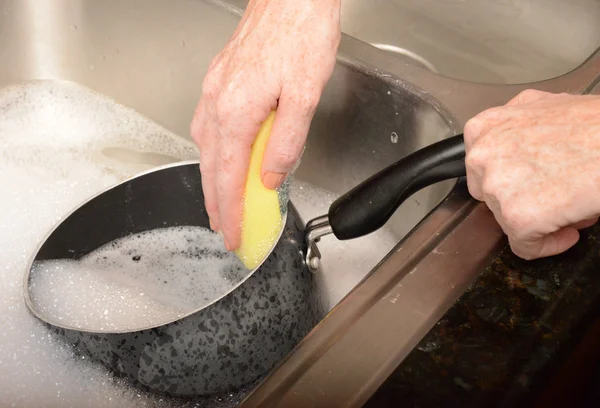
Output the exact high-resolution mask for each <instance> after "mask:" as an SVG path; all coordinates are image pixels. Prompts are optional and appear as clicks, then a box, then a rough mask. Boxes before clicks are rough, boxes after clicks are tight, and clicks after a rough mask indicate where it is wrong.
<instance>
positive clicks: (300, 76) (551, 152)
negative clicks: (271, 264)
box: [191, 0, 600, 259]
mask: <svg viewBox="0 0 600 408" xmlns="http://www.w3.org/2000/svg"><path fill="white" fill-rule="evenodd" d="M340 3H341V0H303V1H297V0H278V1H273V0H250V2H249V4H248V7H247V9H246V12H245V14H244V16H243V18H242V20H241V22H240V24H239V25H238V27H237V29H236V31H235V33H234V35H233V37H232V38H231V40H230V41H229V43H228V44H227V45H226V46H225V48H224V49H223V50H222V51H221V52H220V53H219V54H218V55H217V56H216V57H215V59H214V60H213V61H212V64H211V66H210V68H209V71H208V73H207V75H206V77H205V80H204V82H203V87H202V96H201V98H200V102H199V104H198V107H197V109H196V112H195V115H194V119H193V121H192V125H191V134H192V137H193V139H194V140H195V142H196V144H197V145H198V148H199V150H200V162H201V164H200V166H201V171H202V179H203V190H204V194H205V198H206V207H207V211H208V214H209V216H210V220H211V227H212V228H213V229H214V230H215V231H220V232H221V233H222V234H223V237H224V240H225V245H226V247H227V248H228V249H229V250H234V249H236V248H237V247H238V246H239V243H240V229H241V228H240V220H241V212H242V197H243V188H244V183H245V179H246V175H247V168H248V162H249V155H250V149H251V146H252V143H253V141H254V139H255V137H256V135H257V133H258V130H259V128H260V125H261V123H262V122H263V121H264V119H265V118H266V117H267V116H268V114H269V112H270V111H271V110H272V109H275V108H277V116H276V120H275V124H274V127H273V130H272V133H271V137H270V139H269V143H268V146H267V151H266V153H265V158H264V161H263V166H262V171H261V177H262V180H263V184H265V186H267V187H268V188H276V187H277V186H279V185H280V184H281V182H282V181H283V180H284V178H285V176H286V175H287V174H288V172H289V171H290V170H291V169H292V168H293V166H294V165H295V164H296V162H297V160H298V158H299V156H300V154H301V152H302V149H303V147H304V144H305V142H306V136H307V133H308V129H309V126H310V122H311V120H312V117H313V115H314V112H315V109H316V106H317V104H318V102H319V100H320V96H321V93H322V91H323V88H324V87H325V84H326V83H327V82H328V80H329V78H330V76H331V74H332V72H333V68H334V65H335V55H336V52H337V48H338V46H339V41H340V21H339V20H340ZM464 135H465V145H466V150H467V156H466V164H467V182H468V187H469V191H470V193H471V195H472V196H473V197H474V198H475V199H477V200H481V201H484V202H485V203H486V204H487V206H488V207H489V208H490V209H491V211H492V212H493V213H494V216H495V217H496V220H497V221H498V223H499V224H500V226H501V227H502V229H503V231H504V232H505V233H506V235H507V236H508V238H509V242H510V245H511V248H512V250H513V252H514V253H515V254H516V255H518V256H520V257H522V258H524V259H534V258H540V257H546V256H551V255H555V254H558V253H561V252H563V251H565V250H567V249H569V248H570V247H571V246H573V245H574V244H575V243H576V242H577V241H578V239H579V232H578V230H579V229H581V228H585V227H588V226H591V225H593V224H594V223H595V222H597V220H598V215H599V214H600V191H599V190H600V97H598V96H579V95H567V94H549V93H545V92H540V91H535V90H528V91H525V92H523V93H521V94H519V95H518V96H516V97H515V98H514V99H512V100H511V101H509V102H508V103H507V104H506V105H505V106H501V107H496V108H492V109H489V110H486V111H484V112H482V113H480V114H479V115H477V116H475V117H474V118H473V119H471V120H470V121H468V122H467V124H466V126H465V129H464Z"/></svg>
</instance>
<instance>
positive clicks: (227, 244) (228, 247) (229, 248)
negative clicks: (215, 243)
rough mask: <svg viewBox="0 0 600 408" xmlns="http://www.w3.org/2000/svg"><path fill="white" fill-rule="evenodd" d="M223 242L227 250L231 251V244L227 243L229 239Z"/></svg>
mask: <svg viewBox="0 0 600 408" xmlns="http://www.w3.org/2000/svg"><path fill="white" fill-rule="evenodd" d="M223 241H224V242H225V249H226V250H228V251H231V245H229V242H227V239H225V238H223Z"/></svg>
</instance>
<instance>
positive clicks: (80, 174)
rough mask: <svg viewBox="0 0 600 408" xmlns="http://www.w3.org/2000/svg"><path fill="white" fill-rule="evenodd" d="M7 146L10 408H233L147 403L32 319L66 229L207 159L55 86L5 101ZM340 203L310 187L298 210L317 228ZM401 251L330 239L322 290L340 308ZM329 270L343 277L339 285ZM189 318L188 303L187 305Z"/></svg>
mask: <svg viewBox="0 0 600 408" xmlns="http://www.w3.org/2000/svg"><path fill="white" fill-rule="evenodd" d="M0 145H1V146H2V149H0V188H1V189H2V198H1V199H0V220H1V221H0V222H1V227H2V228H1V230H0V247H1V248H2V250H1V251H0V294H1V296H0V327H2V331H1V332H0V407H26V408H29V407H124V406H127V407H155V406H156V407H183V406H186V407H187V406H210V407H213V406H215V407H216V406H219V403H220V402H222V404H223V405H222V406H231V405H232V401H227V398H224V399H223V401H221V400H220V399H219V400H218V401H216V402H215V403H211V404H210V405H205V404H201V405H197V404H196V403H193V402H185V401H179V400H177V401H176V400H172V399H166V398H161V397H158V396H155V395H149V394H146V393H143V392H140V391H139V390H137V389H135V388H133V387H131V386H129V385H127V384H126V383H124V382H122V381H120V380H118V379H116V378H115V377H114V376H113V375H112V374H110V373H108V372H107V371H106V370H105V369H103V368H102V367H99V366H98V365H96V364H92V363H91V362H89V361H88V360H87V359H85V358H83V357H76V356H75V355H74V354H73V352H72V350H71V349H70V348H69V347H67V345H66V344H64V343H63V342H62V340H61V338H59V337H57V336H55V335H54V334H52V333H50V332H49V330H48V329H47V328H46V327H45V326H43V325H42V324H41V322H39V321H38V320H37V319H35V318H34V317H33V316H32V315H31V314H30V313H29V311H28V310H27V308H26V306H25V302H24V300H23V277H24V274H25V269H26V267H27V263H28V261H29V258H30V257H31V256H32V255H33V253H34V251H35V250H36V247H37V246H38V245H39V243H40V241H41V240H42V239H44V237H45V235H46V234H47V232H48V231H49V230H50V229H51V228H52V227H53V226H54V225H55V224H56V223H57V222H59V221H60V220H61V217H63V216H64V215H65V214H67V213H68V212H70V211H71V210H72V209H73V208H74V207H75V206H77V205H79V204H80V203H81V202H83V201H85V200H87V199H88V198H89V197H90V196H93V195H95V194H97V193H98V192H100V191H102V190H104V189H106V188H107V187H109V186H111V185H114V184H116V183H118V182H120V181H122V180H124V179H126V178H128V177H131V176H133V175H135V174H139V173H140V172H143V171H147V170H149V169H151V168H154V167H156V166H157V165H163V164H168V163H172V162H177V161H181V160H195V159H197V157H198V154H197V150H196V147H195V146H194V145H193V143H192V142H191V141H189V140H186V139H183V138H181V137H179V136H177V135H174V134H173V133H171V132H169V131H167V130H165V129H164V128H162V127H160V126H158V125H157V124H155V123H154V122H152V121H150V120H148V119H146V118H144V117H143V116H141V115H139V114H138V113H137V112H135V111H133V110H130V109H128V108H125V107H123V106H121V105H119V104H117V103H115V102H114V101H112V100H111V99H109V98H106V97H104V96H102V95H99V94H97V93H95V92H92V91H90V90H88V89H86V88H83V87H80V86H78V85H76V84H72V83H67V82H60V81H43V82H34V83H28V84H25V85H19V86H15V87H10V88H4V89H1V90H0ZM335 198H337V196H336V195H334V194H332V193H330V192H327V191H324V190H321V189H318V188H316V187H314V186H311V185H309V184H306V183H302V182H298V181H294V182H293V183H292V188H291V199H292V200H293V202H294V204H295V205H296V207H297V208H298V210H299V212H300V214H301V216H302V217H303V219H304V220H305V221H307V220H309V219H310V218H312V217H314V216H318V215H322V214H325V213H326V212H327V208H328V206H329V204H330V203H331V202H332V201H333V200H334V199H335ZM166 233H167V234H173V235H176V236H177V234H180V235H185V234H184V231H179V232H177V233H174V232H173V231H167V232H166ZM148 238H149V237H146V238H144V239H148ZM394 243H395V239H394V237H393V236H392V235H391V234H389V233H387V232H386V231H385V230H383V229H382V230H380V231H378V232H376V233H374V234H371V235H370V236H369V237H365V238H360V239H357V240H352V241H347V242H339V241H337V240H336V239H335V238H334V237H326V238H324V239H323V240H322V241H321V242H320V243H319V248H320V250H321V252H322V254H323V259H322V265H323V272H324V273H323V274H322V275H320V277H319V279H321V281H322V283H323V285H322V287H323V290H324V291H325V292H326V293H325V294H326V296H329V302H330V306H333V305H334V304H335V303H337V301H339V300H340V299H341V297H342V296H343V295H344V294H345V293H347V291H348V290H349V289H351V288H352V287H353V286H354V285H356V283H358V281H359V280H360V279H362V277H363V276H364V273H365V271H367V270H369V269H370V268H372V267H373V266H375V264H376V263H377V262H378V261H379V260H380V259H381V257H382V256H384V255H385V254H386V253H387V252H388V251H389V249H391V248H392V247H393V245H394ZM105 249H106V248H105ZM117 258H118V257H117ZM90 259H91V258H90ZM125 260H126V258H124V257H123V259H122V261H123V262H125ZM42 266H43V265H42ZM54 266H56V265H54ZM69 266H72V265H69ZM329 266H331V268H330V267H329ZM39 267H40V265H38V268H39ZM47 267H52V265H51V264H47V265H45V266H43V268H47ZM43 268H42V269H43ZM328 270H329V271H333V270H335V271H343V272H342V273H341V274H339V275H331V276H330V275H328V274H327V271H328ZM66 272H69V271H68V269H67V271H66ZM88 272H89V271H88ZM66 275H68V273H67V274H66ZM66 275H63V278H64V277H65V276H66ZM163 284H164V281H163ZM157 285H160V282H158V281H157ZM97 290H101V289H99V288H97ZM109 292H110V291H109ZM103 295H106V293H103ZM144 296H146V294H144ZM155 299H156V298H155ZM138 300H139V299H138ZM47 301H51V302H53V301H54V299H53V298H51V297H48V299H47ZM62 301H63V302H64V301H65V299H62ZM188 306H189V303H188V302H187V301H184V302H183V304H182V303H179V304H177V308H185V307H188ZM104 311H106V309H104V310H102V312H101V314H102V315H104ZM94 312H96V311H94ZM110 313H111V311H110V310H109V312H108V313H107V315H109V314H110ZM219 398H220V397H219ZM231 398H236V397H235V396H233V395H232V396H231Z"/></svg>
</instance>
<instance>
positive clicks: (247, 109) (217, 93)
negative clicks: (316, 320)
mask: <svg viewBox="0 0 600 408" xmlns="http://www.w3.org/2000/svg"><path fill="white" fill-rule="evenodd" d="M340 3H341V0H301V1H299V0H277V1H272V0H250V1H249V4H248V6H247V8H246V12H245V13H244V16H243V18H242V20H241V22H240V24H239V25H238V27H237V29H236V31H235V32H234V34H233V37H232V38H231V40H230V41H229V43H228V44H227V45H226V46H225V48H224V49H223V50H222V51H221V52H220V53H219V54H218V55H217V56H216V57H215V58H214V60H213V61H212V63H211V65H210V67H209V70H208V73H207V74H206V77H205V79H204V82H203V84H202V96H201V98H200V101H199V103H198V107H197V108H196V112H195V113H194V119H193V121H192V124H191V135H192V138H193V139H194V141H195V142H196V145H197V146H198V148H199V150H200V170H201V173H202V189H203V192H204V197H205V204H206V210H207V212H208V215H209V217H210V223H211V228H212V229H213V230H215V231H221V233H222V234H223V238H224V240H225V246H226V248H227V249H228V250H230V251H233V250H235V249H237V248H238V247H239V244H240V236H241V217H242V199H243V194H244V187H245V182H246V176H247V172H248V164H249V159H250V150H251V147H252V143H253V142H254V139H255V138H256V136H257V134H258V131H259V130H260V126H261V124H262V122H263V121H264V120H265V119H266V118H267V116H268V115H269V113H270V112H271V111H272V110H274V109H277V114H276V117H275V122H274V124H273V129H272V131H271V136H270V138H269V142H268V144H267V148H266V151H265V155H264V159H263V165H262V170H261V178H262V180H263V184H264V185H265V186H266V187H267V188H270V189H274V188H277V187H279V186H280V185H281V183H282V182H283V181H284V179H285V177H286V176H287V174H288V172H289V171H290V170H291V169H292V168H293V166H294V165H295V164H296V162H297V160H298V159H299V157H300V155H301V153H302V150H303V148H304V145H305V142H306V136H307V134H308V129H309V127H310V123H311V121H312V118H313V115H314V113H315V109H316V107H317V104H318V103H319V100H320V97H321V93H322V92H323V89H324V87H325V85H326V83H327V82H328V81H329V78H330V77H331V75H332V73H333V68H334V66H335V61H336V53H337V48H338V46H339V42H340V37H341V33H340V21H339V20H340Z"/></svg>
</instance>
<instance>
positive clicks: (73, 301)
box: [30, 226, 249, 331]
mask: <svg viewBox="0 0 600 408" xmlns="http://www.w3.org/2000/svg"><path fill="white" fill-rule="evenodd" d="M248 273H249V271H247V270H246V269H245V268H244V266H243V265H242V264H241V262H240V261H239V259H238V258H237V257H236V256H235V255H234V254H233V253H231V252H228V251H227V250H226V249H225V246H224V245H223V240H222V239H221V238H220V237H219V235H218V234H216V233H214V232H212V231H210V230H209V229H208V228H202V227H192V226H186V227H172V228H160V229H156V230H151V231H146V232H144V233H141V234H132V235H130V236H128V237H125V238H121V239H118V240H115V241H112V242H110V243H108V244H106V245H104V246H102V247H100V248H98V249H96V250H95V251H93V252H91V253H89V254H87V255H86V256H84V257H83V258H81V259H80V260H77V261H75V260H67V259H65V260H50V261H41V262H36V263H35V264H34V267H33V269H32V274H31V280H30V282H31V285H30V293H31V299H32V302H33V303H34V305H35V307H36V309H37V310H38V311H39V312H40V313H41V314H42V315H43V316H44V317H45V318H46V319H49V321H52V322H53V323H56V324H59V325H66V326H69V327H74V328H78V329H83V330H91V331H133V330H141V329H143V328H147V327H150V326H157V325H161V324H166V323H169V322H171V321H173V320H176V319H178V318H180V317H182V316H184V315H186V314H189V313H191V312H194V311H196V310H199V309H201V308H202V307H204V306H206V305H208V304H210V303H211V302H213V301H214V300H216V299H218V298H220V297H221V296H223V295H225V294H226V293H228V292H229V291H230V290H231V289H232V288H233V287H234V286H235V285H237V284H238V283H239V282H240V281H241V280H242V279H244V278H245V277H246V275H247V274H248Z"/></svg>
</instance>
